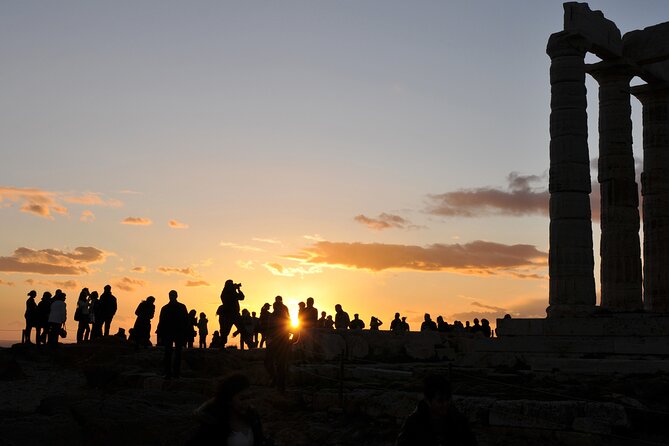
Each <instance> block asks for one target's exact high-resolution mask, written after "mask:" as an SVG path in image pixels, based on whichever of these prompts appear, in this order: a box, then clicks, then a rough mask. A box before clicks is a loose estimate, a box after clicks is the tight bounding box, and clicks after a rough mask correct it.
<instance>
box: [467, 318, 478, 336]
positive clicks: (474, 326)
mask: <svg viewBox="0 0 669 446" xmlns="http://www.w3.org/2000/svg"><path fill="white" fill-rule="evenodd" d="M469 332H470V333H472V334H476V333H480V332H481V324H480V323H479V320H478V318H474V325H473V326H472V327H471V328H470V330H469Z"/></svg>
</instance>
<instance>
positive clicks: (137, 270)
mask: <svg viewBox="0 0 669 446" xmlns="http://www.w3.org/2000/svg"><path fill="white" fill-rule="evenodd" d="M130 271H132V272H135V273H140V274H141V273H145V272H146V267H145V266H135V267H133V268H132V269H131V270H130Z"/></svg>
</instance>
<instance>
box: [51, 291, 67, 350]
mask: <svg viewBox="0 0 669 446" xmlns="http://www.w3.org/2000/svg"><path fill="white" fill-rule="evenodd" d="M66 321H67V306H66V305H65V293H63V292H62V291H61V290H56V294H55V295H54V297H53V302H51V306H50V307H49V345H50V346H54V347H55V346H57V345H58V338H59V337H60V333H61V329H62V328H65V322H66Z"/></svg>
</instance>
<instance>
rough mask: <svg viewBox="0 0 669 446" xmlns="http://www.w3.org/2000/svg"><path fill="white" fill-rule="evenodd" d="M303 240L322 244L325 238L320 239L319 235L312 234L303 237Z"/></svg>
mask: <svg viewBox="0 0 669 446" xmlns="http://www.w3.org/2000/svg"><path fill="white" fill-rule="evenodd" d="M302 237H303V238H305V239H307V240H309V241H312V242H324V241H325V238H323V237H321V235H320V234H312V235H303V236H302Z"/></svg>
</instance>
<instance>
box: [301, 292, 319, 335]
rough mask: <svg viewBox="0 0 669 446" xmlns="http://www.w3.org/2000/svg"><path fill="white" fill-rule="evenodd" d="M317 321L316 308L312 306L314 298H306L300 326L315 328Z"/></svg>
mask: <svg viewBox="0 0 669 446" xmlns="http://www.w3.org/2000/svg"><path fill="white" fill-rule="evenodd" d="M317 322H318V310H317V309H316V308H315V307H314V298H313V297H309V298H307V307H306V308H305V309H304V320H303V321H302V324H303V325H302V328H306V329H311V328H315V327H316V324H317Z"/></svg>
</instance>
